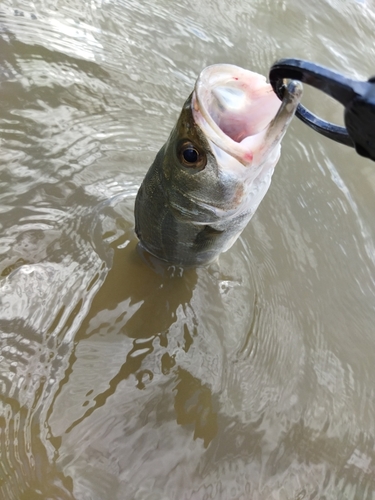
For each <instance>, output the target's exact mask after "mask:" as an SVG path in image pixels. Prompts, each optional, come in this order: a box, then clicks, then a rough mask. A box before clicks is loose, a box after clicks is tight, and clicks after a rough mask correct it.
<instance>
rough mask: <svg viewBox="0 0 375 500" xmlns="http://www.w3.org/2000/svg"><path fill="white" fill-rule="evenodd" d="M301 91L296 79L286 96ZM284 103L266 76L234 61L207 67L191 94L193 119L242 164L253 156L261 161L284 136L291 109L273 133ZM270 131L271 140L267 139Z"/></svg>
mask: <svg viewBox="0 0 375 500" xmlns="http://www.w3.org/2000/svg"><path fill="white" fill-rule="evenodd" d="M301 92H302V90H301V86H300V85H299V84H297V83H296V82H294V92H293V91H292V92H290V93H288V95H287V98H288V97H289V98H293V97H294V98H295V99H296V100H299V98H300V95H301ZM283 104H284V106H283ZM285 104H286V103H284V102H283V103H281V102H280V100H279V99H278V97H277V96H276V94H275V93H274V91H273V89H272V86H271V85H270V84H269V83H267V81H266V77H265V76H263V75H260V74H258V73H254V72H252V71H249V70H246V69H243V68H240V67H238V66H234V65H231V64H217V65H213V66H209V67H207V68H205V69H204V70H203V71H202V72H201V74H200V75H199V78H198V80H197V82H196V85H195V89H194V92H193V97H192V111H193V117H194V120H195V122H196V123H197V125H198V126H199V127H200V129H201V130H202V132H203V133H204V134H205V136H206V138H207V139H209V140H210V141H212V143H213V144H215V145H216V146H217V147H218V148H220V149H221V150H223V151H225V152H226V153H228V154H230V155H231V156H233V157H235V158H236V159H237V160H239V161H240V162H241V163H242V164H243V165H249V164H251V163H252V162H253V160H254V159H256V160H257V163H258V162H259V160H260V158H259V156H260V155H261V154H263V155H264V153H265V152H267V153H269V148H270V146H271V145H272V144H275V143H276V142H279V141H280V140H281V138H282V135H283V132H285V130H286V128H287V126H288V124H289V121H290V120H289V119H288V116H285V115H287V114H288V113H285V112H284V113H283V114H284V117H283V120H281V121H283V122H284V123H283V125H285V126H283V127H282V131H281V130H280V127H276V129H277V130H274V133H272V124H273V120H274V119H275V118H276V116H277V115H278V114H279V113H280V111H281V109H282V108H283V107H284V108H285ZM292 107H293V112H292V113H290V115H291V118H292V116H293V114H294V108H295V106H290V108H292ZM286 111H287V110H286ZM285 122H286V123H285ZM270 129H271V130H270ZM269 132H271V133H269ZM280 133H281V136H280ZM268 135H270V136H271V137H269V139H271V140H269V139H268V140H267V136H268ZM266 149H267V151H266Z"/></svg>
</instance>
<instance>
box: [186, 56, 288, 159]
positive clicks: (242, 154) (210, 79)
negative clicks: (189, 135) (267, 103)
mask: <svg viewBox="0 0 375 500" xmlns="http://www.w3.org/2000/svg"><path fill="white" fill-rule="evenodd" d="M234 75H238V76H234ZM241 77H243V78H244V77H245V78H246V77H247V78H249V77H250V78H253V79H254V81H255V82H256V83H258V84H261V86H262V87H263V89H264V92H265V93H268V92H269V94H270V95H269V97H270V100H271V101H272V100H273V101H274V102H273V103H272V106H273V107H274V112H273V114H272V116H270V119H269V121H268V124H266V125H265V127H264V128H263V129H262V130H260V131H259V132H258V133H256V134H253V135H252V136H251V137H253V138H254V140H255V139H256V138H258V142H260V141H261V139H262V135H265V134H266V132H267V128H268V126H269V124H270V123H271V121H272V120H273V118H274V117H275V116H276V114H277V111H278V109H279V107H280V104H281V103H280V101H279V99H278V98H277V96H276V94H275V93H274V91H273V89H272V86H271V85H270V84H269V83H267V81H266V77H265V76H263V75H261V74H259V73H255V72H252V71H249V70H246V69H243V68H240V67H238V66H235V65H232V64H214V65H212V66H208V67H207V68H205V69H204V70H203V71H202V72H201V73H200V75H199V77H198V79H197V81H196V84H195V88H194V91H193V95H192V100H191V109H192V113H193V117H194V120H195V122H196V123H197V125H198V126H199V127H200V128H201V130H202V131H203V133H204V134H205V135H206V137H207V138H208V139H210V140H211V141H212V142H213V143H214V144H215V145H216V146H218V147H219V148H220V149H222V150H223V151H225V152H226V153H228V154H230V155H231V156H232V157H234V158H236V159H237V160H238V161H239V162H240V163H242V164H243V165H244V166H248V165H249V164H250V165H251V164H252V162H253V159H254V155H255V154H256V153H257V149H258V148H257V147H249V146H248V145H243V144H241V142H237V141H235V140H233V139H232V138H231V137H230V136H229V135H227V134H226V133H225V132H224V131H223V130H222V129H221V128H220V126H219V125H218V124H217V123H216V122H215V120H214V119H213V117H212V115H211V113H210V111H209V109H208V105H207V104H206V103H207V100H208V98H207V97H208V96H209V94H210V93H211V89H212V88H215V86H217V85H218V84H222V83H227V82H230V81H231V82H232V83H233V79H234V80H239V85H240V83H241V80H240V78H241ZM249 137H250V136H249Z"/></svg>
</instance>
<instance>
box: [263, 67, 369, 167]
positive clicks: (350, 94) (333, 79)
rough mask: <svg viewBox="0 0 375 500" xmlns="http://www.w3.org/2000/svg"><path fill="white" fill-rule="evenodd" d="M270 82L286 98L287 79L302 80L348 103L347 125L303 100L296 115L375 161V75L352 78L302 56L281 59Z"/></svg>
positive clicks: (313, 127) (271, 72) (314, 127)
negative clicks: (332, 120) (317, 111)
mask: <svg viewBox="0 0 375 500" xmlns="http://www.w3.org/2000/svg"><path fill="white" fill-rule="evenodd" d="M269 79H270V83H271V85H272V87H273V89H274V91H275V92H276V94H277V95H278V97H279V98H280V99H282V96H283V93H284V88H285V82H284V80H285V79H293V80H299V81H301V82H303V83H307V84H308V85H312V86H313V87H315V88H317V89H319V90H322V91H323V92H325V93H326V94H328V95H329V96H331V97H333V98H334V99H336V100H337V101H339V102H340V103H341V104H342V105H343V106H344V107H345V111H344V121H345V127H340V126H338V125H335V124H333V123H329V122H327V121H325V120H322V119H321V118H319V117H317V116H316V115H314V114H313V113H311V112H310V111H309V110H308V109H306V108H305V107H304V106H302V105H301V104H299V106H298V108H297V111H296V116H298V118H300V119H301V120H302V121H303V122H305V123H307V125H309V126H310V127H311V128H312V129H313V130H316V131H317V132H319V133H320V134H322V135H324V136H326V137H328V138H330V139H332V140H334V141H336V142H339V143H341V144H346V145H347V146H351V147H354V148H355V149H356V151H357V153H358V154H359V155H361V156H365V157H366V158H370V159H371V160H373V161H375V77H373V78H370V80H369V81H368V82H361V81H357V80H351V79H349V78H346V77H345V76H343V75H341V74H340V73H336V72H335V71H331V70H330V69H328V68H325V67H323V66H319V65H317V64H314V63H311V62H308V61H303V60H300V59H281V60H280V61H278V62H276V63H275V64H274V65H273V66H272V68H271V71H270V74H269Z"/></svg>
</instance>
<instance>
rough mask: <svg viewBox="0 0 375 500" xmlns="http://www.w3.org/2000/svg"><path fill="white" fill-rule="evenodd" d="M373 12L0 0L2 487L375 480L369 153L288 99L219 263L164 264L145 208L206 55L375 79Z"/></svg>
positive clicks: (83, 494)
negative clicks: (154, 263)
mask: <svg viewBox="0 0 375 500" xmlns="http://www.w3.org/2000/svg"><path fill="white" fill-rule="evenodd" d="M374 23H375V4H374V2H372V1H371V0H369V1H362V2H360V1H355V0H330V1H329V0H317V1H314V2H312V1H310V0H300V1H297V0H274V1H271V0H252V1H245V0H244V1H242V2H228V1H227V0H217V1H213V0H209V1H205V2H191V1H190V2H189V1H187V0H184V1H181V2H177V3H176V2H172V1H171V0H168V1H167V0H160V1H158V2H157V1H155V0H148V1H145V2H139V1H131V0H129V1H127V0H122V1H117V2H114V1H110V0H107V1H104V0H90V1H83V0H74V1H72V0H36V1H35V2H26V1H24V2H22V1H17V0H14V1H12V0H3V1H2V2H1V5H0V34H1V40H0V161H1V170H0V185H1V201H0V211H1V219H0V228H1V229H0V249H1V261H0V262H1V263H0V266H1V267H0V274H1V281H0V287H1V292H0V300H1V309H0V329H1V337H0V339H1V344H0V345H1V358H0V360H1V362H0V393H1V406H0V449H1V461H0V498H1V499H4V500H36V499H38V500H42V499H43V500H46V499H53V500H55V499H75V500H91V499H92V500H94V499H95V500H107V499H108V500H120V499H121V500H188V499H189V500H206V499H207V500H208V499H221V500H230V499H238V500H240V499H242V500H250V499H251V500H268V499H275V500H291V499H293V500H297V499H298V500H302V499H327V500H328V499H332V500H336V499H355V500H358V499H365V500H374V499H375V228H374V223H373V221H374V214H375V164H374V163H371V162H370V161H369V160H365V159H362V158H360V157H358V156H356V154H355V153H354V152H353V151H352V150H350V149H349V148H346V147H344V146H339V145H337V144H334V143H332V142H330V141H328V140H327V139H324V138H321V137H319V136H317V134H314V133H313V132H312V131H310V130H309V129H308V128H307V127H306V126H305V125H303V124H301V123H300V122H298V121H297V119H295V120H294V122H293V123H292V125H291V127H290V129H289V131H288V133H287V135H286V137H285V139H284V142H283V150H282V157H281V160H280V162H279V164H278V166H277V168H276V172H275V175H274V179H273V183H272V185H271V188H270V191H269V193H268V194H267V196H266V198H265V200H264V201H263V202H262V204H261V206H260V208H259V209H258V211H257V213H256V215H255V216H254V218H253V220H252V221H251V223H250V225H249V226H248V228H247V229H246V230H245V232H244V233H243V236H242V237H241V239H240V240H239V241H238V242H237V243H236V244H235V246H234V247H233V248H232V249H231V250H230V251H229V252H227V253H226V254H224V255H223V256H222V257H221V258H220V261H219V263H218V264H215V265H212V266H211V267H209V268H206V269H198V270H190V271H186V272H184V273H181V272H180V271H179V270H178V269H173V268H172V269H169V270H168V272H163V271H162V270H161V269H160V270H159V271H158V272H155V271H153V270H151V269H150V268H149V267H148V266H147V265H146V264H145V263H144V262H143V261H141V259H140V258H139V256H138V254H137V253H136V252H135V246H136V238H135V236H134V220H133V204H134V198H135V194H136V192H137V188H138V186H139V184H140V182H141V180H142V178H143V176H144V174H145V172H146V170H147V168H148V167H149V165H150V163H151V162H152V160H153V158H154V156H155V153H156V152H157V151H158V149H159V148H160V146H161V145H162V144H163V143H164V141H165V139H166V137H167V136H168V134H169V131H170V129H171V127H172V126H173V125H174V123H175V120H176V117H177V114H178V112H179V110H180V107H181V105H182V103H183V102H184V100H185V99H186V98H187V96H188V95H189V93H190V91H191V89H192V88H193V85H194V81H195V79H196V77H197V75H198V73H199V72H200V70H201V69H202V68H204V67H205V66H207V65H209V64H212V63H219V62H229V63H234V64H238V65H240V66H243V67H246V68H248V69H251V70H255V71H258V72H261V73H263V74H268V70H269V67H270V66H271V64H272V63H273V62H274V61H275V60H277V59H278V58H280V57H300V58H304V59H309V60H312V61H315V62H318V63H321V64H325V65H328V66H330V67H331V68H334V69H337V70H339V71H341V72H344V73H346V74H348V75H349V76H352V77H356V78H367V77H369V76H370V75H372V74H375V69H374V60H375V36H374V25H375V24H374ZM305 90H306V92H305V97H304V103H305V104H306V105H309V106H310V107H312V108H313V109H314V111H316V112H320V113H323V114H324V116H325V118H327V119H330V120H333V121H336V122H339V121H340V120H341V115H342V109H341V108H340V107H339V106H337V105H335V104H334V103H332V102H331V101H330V100H328V99H323V98H322V96H321V95H319V94H318V93H314V92H310V91H308V89H305Z"/></svg>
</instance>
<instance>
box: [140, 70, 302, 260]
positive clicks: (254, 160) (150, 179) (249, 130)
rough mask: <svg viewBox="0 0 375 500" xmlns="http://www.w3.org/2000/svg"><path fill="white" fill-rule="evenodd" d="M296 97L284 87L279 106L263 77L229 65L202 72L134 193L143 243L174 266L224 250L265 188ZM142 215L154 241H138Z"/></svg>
mask: <svg viewBox="0 0 375 500" xmlns="http://www.w3.org/2000/svg"><path fill="white" fill-rule="evenodd" d="M301 92H302V91H301V86H300V84H298V83H296V82H291V83H290V84H289V85H288V87H287V89H286V92H285V95H284V99H283V101H282V103H280V101H279V99H278V97H277V96H276V94H275V93H274V92H273V90H272V87H271V85H270V84H268V83H267V82H266V78H265V77H264V76H262V75H259V74H257V73H253V72H251V71H248V70H245V69H242V68H239V67H237V66H233V65H229V64H220V65H214V66H209V67H208V68H206V69H204V70H203V71H202V73H201V74H200V75H199V78H198V80H197V82H196V84H195V87H194V90H193V92H192V94H191V95H190V96H189V98H188V99H187V101H186V102H185V104H184V106H183V108H182V111H181V114H180V116H179V119H178V121H177V123H176V125H175V127H174V128H173V130H172V132H171V134H170V137H169V139H168V141H167V142H166V144H165V145H164V146H163V148H162V149H161V150H160V151H159V153H158V155H157V157H156V158H155V161H154V163H153V165H152V166H151V168H150V170H149V172H148V174H147V175H146V178H145V180H144V182H143V185H142V186H141V188H140V192H139V193H138V195H137V200H136V210H135V212H136V232H137V234H138V236H139V238H140V240H141V243H142V244H143V246H144V247H145V248H146V249H148V250H149V251H150V252H151V253H153V254H154V255H156V256H159V257H160V258H162V259H163V260H166V261H168V262H172V263H179V264H181V265H201V264H205V263H207V262H210V261H212V260H214V259H215V258H216V257H217V256H218V255H219V254H220V253H221V252H224V251H226V250H228V249H229V248H230V247H231V246H232V244H233V243H234V241H235V240H236V239H237V237H238V236H239V234H240V233H241V231H242V230H243V228H244V227H245V226H246V224H247V223H248V221H249V220H250V218H251V216H252V215H253V214H254V212H255V210H256V209H257V207H258V205H259V203H260V201H261V200H262V198H263V197H264V195H265V193H266V191H267V189H268V187H269V185H270V182H271V176H272V173H273V170H274V167H275V165H276V163H277V161H278V159H279V156H280V143H281V140H282V137H283V135H284V134H285V131H286V128H287V126H288V124H289V122H290V120H291V119H292V117H293V116H294V112H295V109H296V107H297V105H298V102H299V99H300V97H301ZM161 199H162V201H161ZM151 200H153V201H151ZM152 205H153V208H152ZM156 205H157V206H158V208H156ZM146 206H147V207H148V208H147V209H146ZM141 210H143V212H148V216H147V221H146V220H145V218H143V219H144V223H143V228H145V227H146V226H148V229H150V228H149V226H150V224H154V225H158V221H159V222H160V224H159V229H158V231H160V232H163V234H162V236H160V238H159V239H158V241H156V239H155V235H153V236H152V238H150V237H145V231H144V229H142V223H141V216H140V215H137V212H138V214H139V213H140V211H141ZM152 211H153V212H154V214H153V215H154V216H153V217H151V212H152ZM155 213H156V214H157V215H158V217H159V219H160V220H159V219H157V217H156V216H155ZM151 220H152V221H153V222H151ZM167 221H168V222H167ZM151 232H154V231H151ZM148 233H150V230H148ZM151 239H152V241H151ZM146 240H148V241H146ZM160 246H163V249H162V250H159V247H160ZM167 247H168V248H167ZM169 249H170V250H169Z"/></svg>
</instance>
